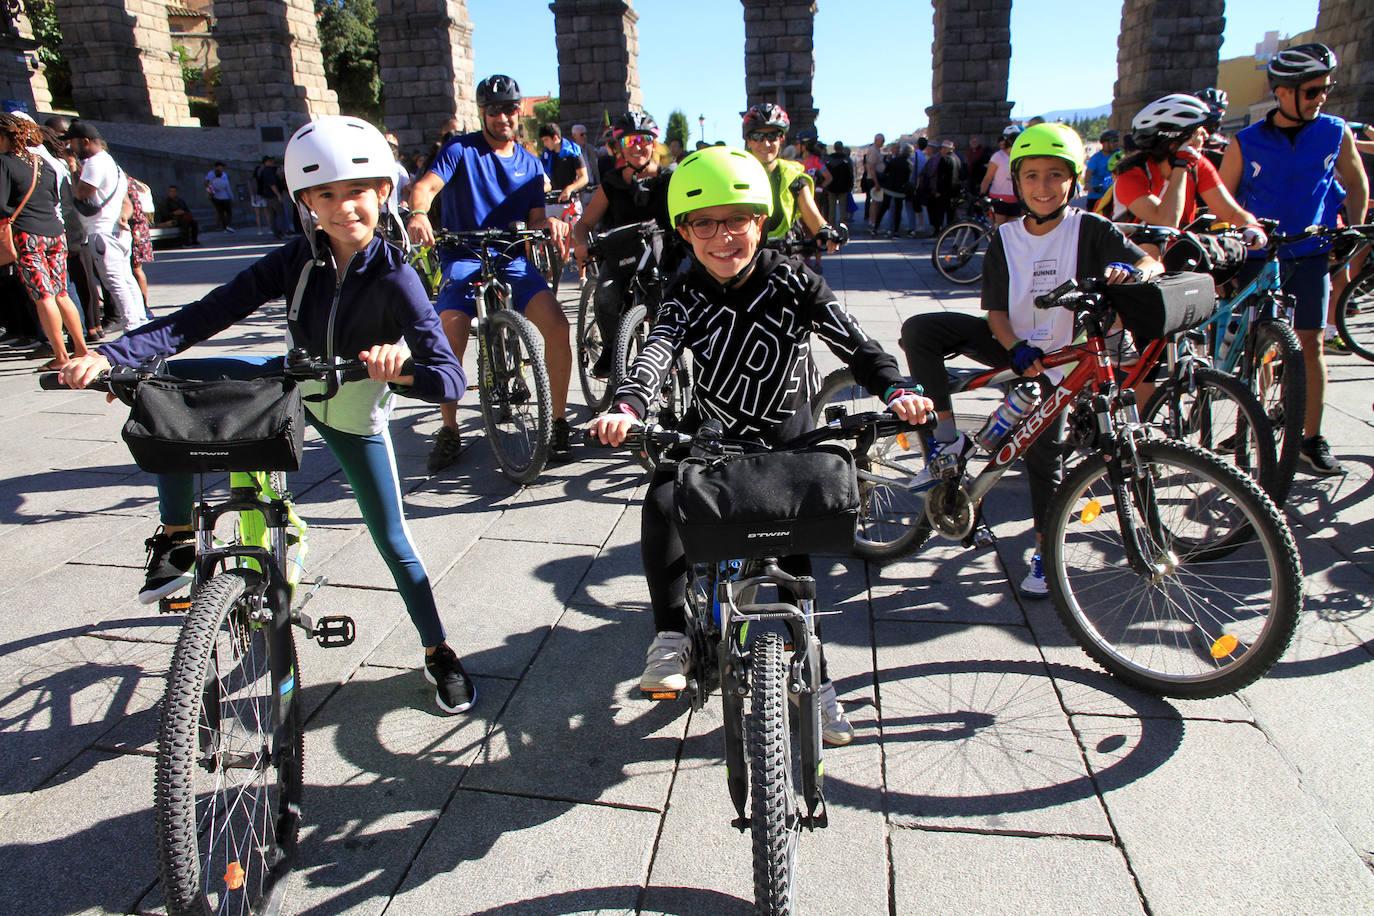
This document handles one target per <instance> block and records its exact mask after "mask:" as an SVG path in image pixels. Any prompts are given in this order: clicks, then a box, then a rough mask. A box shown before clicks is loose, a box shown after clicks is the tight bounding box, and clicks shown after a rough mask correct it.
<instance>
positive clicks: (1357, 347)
mask: <svg viewBox="0 0 1374 916" xmlns="http://www.w3.org/2000/svg"><path fill="white" fill-rule="evenodd" d="M1336 330H1337V331H1338V332H1339V333H1340V335H1341V339H1342V340H1344V341H1345V342H1346V344H1347V345H1349V347H1350V350H1351V352H1352V353H1355V354H1356V355H1358V356H1361V357H1363V358H1365V359H1367V360H1370V361H1374V261H1371V262H1370V263H1369V264H1366V265H1365V266H1364V268H1363V269H1361V270H1360V272H1359V273H1358V274H1356V275H1355V277H1354V279H1352V280H1351V281H1350V283H1349V285H1348V286H1346V288H1345V289H1344V290H1343V291H1342V292H1341V297H1340V299H1338V300H1337V301H1336Z"/></svg>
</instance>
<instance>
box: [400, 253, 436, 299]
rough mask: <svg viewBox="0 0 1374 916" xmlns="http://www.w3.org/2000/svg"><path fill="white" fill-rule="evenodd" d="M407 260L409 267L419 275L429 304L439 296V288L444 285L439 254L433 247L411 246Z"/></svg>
mask: <svg viewBox="0 0 1374 916" xmlns="http://www.w3.org/2000/svg"><path fill="white" fill-rule="evenodd" d="M408 260H409V263H410V266H411V267H413V268H415V272H416V273H417V274H419V275H420V282H421V283H422V284H423V285H424V287H425V295H426V296H428V297H429V301H430V302H433V301H435V299H437V298H438V296H439V287H441V286H443V285H444V270H443V267H442V265H440V263H439V252H438V251H436V250H435V248H434V246H433V245H414V244H412V245H411V246H410V256H409V259H408Z"/></svg>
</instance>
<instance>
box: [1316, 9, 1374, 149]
mask: <svg viewBox="0 0 1374 916" xmlns="http://www.w3.org/2000/svg"><path fill="white" fill-rule="evenodd" d="M1316 40H1317V41H1320V42H1321V43H1322V44H1324V45H1326V46H1327V47H1329V48H1331V50H1332V51H1334V52H1336V74H1335V76H1334V77H1333V79H1334V80H1335V81H1336V91H1335V92H1333V93H1331V96H1330V97H1329V98H1328V99H1327V100H1326V104H1325V105H1324V106H1323V107H1322V110H1323V111H1326V112H1329V113H1331V114H1333V115H1336V116H1337V117H1341V118H1345V119H1346V120H1348V121H1362V122H1364V123H1365V124H1368V123H1370V122H1372V121H1374V4H1371V3H1370V2H1369V0H1321V5H1320V6H1319V7H1318V8H1317V37H1316Z"/></svg>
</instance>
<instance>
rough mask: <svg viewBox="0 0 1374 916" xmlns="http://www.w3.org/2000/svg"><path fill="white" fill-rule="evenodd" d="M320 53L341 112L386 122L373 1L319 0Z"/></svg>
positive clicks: (377, 121) (317, 13) (317, 2)
mask: <svg viewBox="0 0 1374 916" xmlns="http://www.w3.org/2000/svg"><path fill="white" fill-rule="evenodd" d="M315 13H316V15H317V16H318V18H319V30H320V52H321V54H322V55H323V57H324V72H325V76H326V77H327V78H328V80H329V88H331V89H333V90H334V92H335V93H337V94H338V96H339V110H340V111H341V112H343V113H344V114H351V115H356V116H357V117H360V118H364V119H366V120H369V121H372V122H374V123H381V120H382V91H383V90H382V76H381V68H380V67H379V66H378V64H377V59H378V51H377V28H376V25H377V6H376V4H375V3H373V0H315Z"/></svg>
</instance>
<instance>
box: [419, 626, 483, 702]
mask: <svg viewBox="0 0 1374 916" xmlns="http://www.w3.org/2000/svg"><path fill="white" fill-rule="evenodd" d="M425 680H427V681H429V682H430V683H431V684H433V685H434V702H435V703H436V704H437V705H438V707H439V708H440V709H441V710H443V711H444V712H445V713H447V714H449V715H454V714H455V713H460V712H466V711H467V710H469V709H471V708H472V704H473V703H475V702H477V685H476V684H474V683H473V682H472V678H470V677H468V674H467V672H466V671H464V670H463V663H462V662H460V661H459V660H458V654H457V653H456V652H454V651H453V650H452V649H450V648H449V645H448V643H443V644H441V645H440V646H439V648H437V649H435V650H434V654H433V655H426V656H425Z"/></svg>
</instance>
